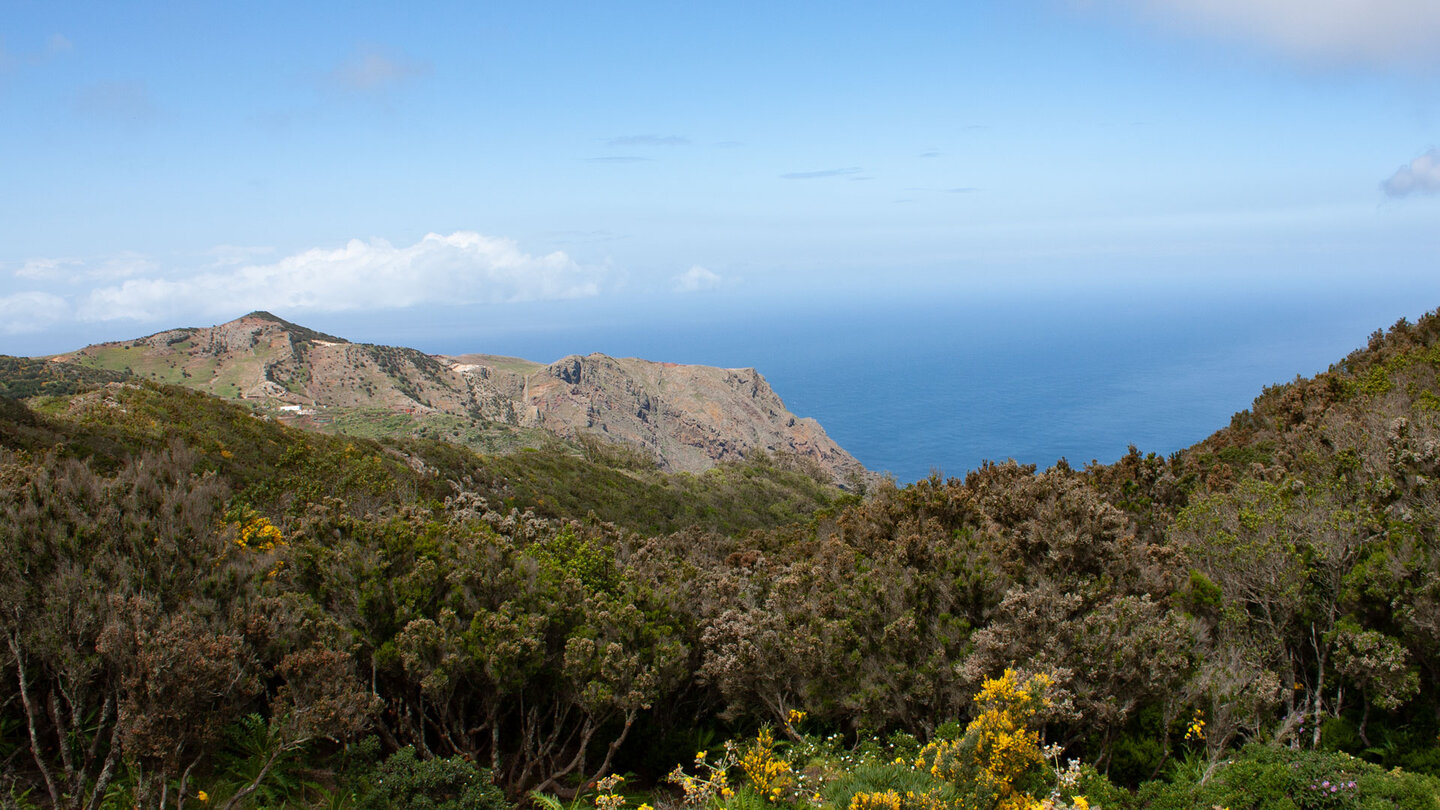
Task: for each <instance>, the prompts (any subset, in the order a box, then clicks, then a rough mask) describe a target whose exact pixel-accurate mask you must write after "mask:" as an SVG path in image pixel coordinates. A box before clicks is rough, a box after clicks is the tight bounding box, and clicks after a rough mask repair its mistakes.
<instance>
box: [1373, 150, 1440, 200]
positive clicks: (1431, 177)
mask: <svg viewBox="0 0 1440 810" xmlns="http://www.w3.org/2000/svg"><path fill="white" fill-rule="evenodd" d="M1380 187H1381V188H1383V189H1385V193H1386V194H1389V195H1390V196H1391V197H1406V196H1409V195H1411V194H1437V193H1440V149H1431V150H1430V151H1429V152H1426V153H1425V154H1423V155H1421V156H1420V157H1417V158H1415V159H1414V160H1412V161H1410V162H1409V163H1408V164H1406V165H1404V166H1401V167H1400V168H1399V169H1396V170H1395V173H1394V174H1392V175H1390V177H1389V178H1388V179H1387V180H1386V181H1385V182H1384V183H1381V184H1380Z"/></svg>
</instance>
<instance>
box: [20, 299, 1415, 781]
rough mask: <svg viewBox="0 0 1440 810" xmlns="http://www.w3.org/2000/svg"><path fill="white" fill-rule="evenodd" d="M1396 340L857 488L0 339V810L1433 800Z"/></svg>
mask: <svg viewBox="0 0 1440 810" xmlns="http://www.w3.org/2000/svg"><path fill="white" fill-rule="evenodd" d="M1437 338H1440V318H1437V317H1436V316H1434V315H1431V316H1427V317H1426V318H1424V319H1422V320H1421V321H1420V322H1419V323H1415V324H1410V323H1405V322H1402V323H1400V324H1397V325H1396V326H1395V327H1394V328H1392V329H1391V330H1390V331H1389V332H1388V333H1385V334H1381V333H1377V334H1376V335H1375V336H1374V338H1373V339H1372V341H1371V344H1370V345H1369V346H1368V347H1367V348H1366V349H1364V350H1362V351H1358V352H1356V353H1354V354H1352V355H1351V356H1350V357H1348V358H1346V359H1345V360H1343V361H1342V362H1340V363H1338V364H1336V365H1335V366H1334V367H1332V368H1331V369H1330V370H1329V371H1327V372H1325V373H1323V374H1320V375H1317V376H1316V377H1315V378H1312V379H1303V380H1296V381H1294V382H1291V383H1288V384H1285V385H1281V386H1276V387H1274V388H1271V389H1267V390H1266V391H1265V392H1264V393H1263V394H1262V395H1261V396H1260V397H1259V398H1257V399H1256V401H1255V404H1254V406H1253V407H1252V409H1250V410H1249V411H1246V412H1244V413H1242V414H1238V415H1237V416H1236V417H1235V418H1234V420H1232V423H1231V424H1230V425H1229V426H1228V427H1227V428H1225V429H1223V430H1221V431H1219V432H1218V433H1216V434H1215V435H1214V436H1212V437H1211V438H1210V439H1207V440H1206V441H1205V442H1202V443H1201V444H1199V445H1197V446H1195V447H1193V448H1191V449H1189V450H1186V451H1184V452H1181V453H1177V454H1175V455H1174V456H1171V457H1168V458H1165V457H1159V456H1155V455H1145V454H1142V453H1140V452H1139V451H1132V452H1131V453H1130V454H1129V455H1127V456H1126V457H1125V458H1122V459H1121V460H1120V461H1118V462H1117V463H1115V464H1111V465H1098V464H1092V465H1089V466H1086V467H1084V468H1083V469H1076V468H1074V467H1072V466H1070V465H1069V464H1066V463H1064V462H1061V463H1059V464H1057V465H1056V466H1054V467H1052V468H1051V469H1049V470H1045V471H1039V470H1036V469H1034V468H1032V467H1027V466H1021V465H1017V464H1014V463H1004V464H987V465H985V466H984V467H982V468H981V469H979V470H975V471H973V472H971V473H969V474H968V475H966V476H965V477H964V478H963V479H948V480H946V479H942V478H941V477H940V476H938V475H937V476H934V477H932V478H931V479H929V480H926V481H921V482H918V483H916V484H913V485H910V486H907V487H904V488H895V487H893V486H890V487H881V488H880V489H879V490H878V491H874V492H872V493H870V494H869V495H868V496H867V497H866V498H865V499H863V500H862V499H859V498H856V497H854V496H852V495H846V494H844V493H841V492H840V491H839V490H836V489H833V488H831V487H829V486H828V485H826V484H824V483H822V482H821V481H819V480H817V478H816V477H815V476H813V475H811V474H809V473H808V472H807V471H806V470H805V469H804V468H803V467H799V466H797V465H794V464H792V463H789V462H787V461H785V460H784V459H772V458H755V459H752V460H750V461H749V462H747V463H744V464H739V465H730V466H727V467H723V468H720V469H718V470H716V471H713V472H711V473H707V474H704V475H698V476H668V475H664V474H661V473H659V472H657V471H655V470H654V469H649V468H647V467H646V465H645V464H644V462H643V460H641V459H637V458H634V457H632V456H628V455H626V454H616V453H614V452H611V451H607V450H606V449H605V448H601V447H596V448H588V449H587V448H581V449H579V450H576V449H574V448H562V449H553V450H552V449H537V450H532V451H519V452H516V453H513V454H510V455H505V456H481V455H476V454H475V453H474V452H472V451H471V450H469V449H467V448H464V447H459V446H456V445H453V444H447V443H444V442H439V441H432V440H428V439H415V438H412V439H404V440H398V439H397V440H385V441H373V440H366V439H362V438H356V437H346V436H334V435H325V434H320V433H313V432H302V431H299V430H295V429H291V428H286V427H283V426H281V425H278V424H275V423H273V422H271V421H267V420H265V419H261V418H257V417H256V416H255V415H254V414H252V413H251V412H249V411H247V410H245V409H243V408H240V407H237V406H234V405H229V404H225V403H222V402H220V401H218V400H216V399H214V398H212V397H209V396H206V395H203V394H199V393H195V392H190V391H186V390H183V389H179V388H171V387H167V386H163V385H159V384H155V383H145V384H137V383H135V382H133V381H125V380H115V379H110V378H98V377H97V378H90V377H84V376H74V377H67V376H64V375H61V376H59V377H56V376H54V374H53V372H51V371H49V370H47V369H46V368H45V367H33V366H29V365H26V362H25V361H16V363H15V364H14V366H13V367H7V368H9V369H10V370H9V371H8V372H7V373H8V374H9V375H10V376H9V377H7V378H6V381H5V385H6V386H7V387H6V389H5V390H6V391H8V392H10V394H9V395H8V397H7V398H0V635H3V644H0V806H9V807H65V808H100V807H106V808H132V807H142V808H161V807H165V808H182V807H190V808H196V807H220V808H227V810H229V809H230V808H262V807H265V808H269V807H295V808H301V807H305V808H310V807H315V808H319V807H325V808H343V807H364V808H378V807H415V808H442V807H443V808H460V807H482V808H483V807H492V808H496V809H497V810H498V809H499V808H504V807H512V806H520V805H524V806H539V807H547V808H549V810H572V809H573V810H589V808H592V807H593V808H597V810H620V808H625V809H626V810H647V808H646V805H648V806H649V808H650V809H654V808H658V810H671V809H672V808H673V809H676V810H678V808H682V807H683V808H701V807H705V808H725V810H762V809H765V808H782V809H783V810H801V808H817V807H823V808H830V807H835V808H844V810H941V809H942V808H944V809H945V810H952V809H953V810H971V808H975V809H977V810H1019V809H1020V808H1038V807H1046V806H1049V807H1053V808H1057V809H1058V808H1087V807H1088V808H1097V807H1105V808H1111V807H1114V808H1134V809H1135V810H1140V809H1141V808H1153V809H1154V810H1170V808H1191V807H1198V808H1229V809H1230V810H1240V809H1241V808H1265V809H1266V810H1281V809H1282V808H1283V809H1284V810H1291V809H1292V808H1333V807H1350V808H1380V807H1401V808H1432V807H1440V781H1437V775H1440V544H1437V538H1436V532H1437V529H1440V429H1437V428H1440V424H1437V419H1440V384H1437V374H1440V339H1437ZM45 375H51V376H45ZM15 397H25V399H24V401H23V402H22V401H21V400H20V399H17V398H15Z"/></svg>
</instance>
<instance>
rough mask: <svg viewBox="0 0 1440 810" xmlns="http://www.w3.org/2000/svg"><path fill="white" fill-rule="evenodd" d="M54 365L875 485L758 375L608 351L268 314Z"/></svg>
mask: <svg viewBox="0 0 1440 810" xmlns="http://www.w3.org/2000/svg"><path fill="white" fill-rule="evenodd" d="M50 359H51V360H52V361H54V362H57V363H66V364H73V365H77V366H82V367H91V368H100V369H108V370H112V371H125V372H129V373H132V374H135V375H136V376H139V377H142V378H148V379H153V380H157V381H160V382H166V383H172V384H178V385H182V386H185V387H188V388H193V389H197V390H201V391H206V392H208V393H211V394H215V395H217V396H220V397H221V398H224V399H231V400H244V401H246V402H249V403H251V404H252V405H255V406H257V407H259V408H261V409H262V410H270V411H273V412H274V413H275V414H276V415H282V416H284V418H304V417H308V419H309V421H308V422H306V426H315V424H314V423H316V422H319V423H321V424H326V422H325V420H326V419H328V418H331V417H332V416H333V415H334V414H336V413H339V412H351V411H354V410H357V409H369V410H373V411H377V412H383V413H390V414H403V415H405V416H407V417H412V418H414V419H417V420H421V421H424V420H426V419H433V418H438V417H441V416H445V417H460V418H462V419H466V420H471V421H472V422H473V423H476V424H484V425H488V426H503V427H504V428H505V429H507V430H511V431H517V432H519V431H536V430H539V431H544V432H547V433H550V434H553V435H555V436H558V437H560V438H562V439H564V440H569V441H580V440H584V439H587V438H590V439H601V440H604V441H608V442H611V443H616V444H620V445H625V446H628V447H631V448H634V449H637V450H640V451H642V452H643V453H645V454H646V455H649V456H652V457H653V458H654V459H655V462H656V464H657V466H658V467H659V468H660V469H662V470H666V471H673V472H701V471H703V470H706V469H709V468H710V467H713V466H715V465H716V464H720V463H724V462H727V461H735V460H739V459H742V458H745V457H747V456H750V455H754V454H755V453H767V454H776V455H785V456H795V457H798V458H800V459H802V460H804V462H805V463H806V464H809V465H812V466H813V467H814V468H815V469H816V471H817V473H818V474H820V475H822V476H823V477H825V478H826V479H828V480H830V481H832V482H834V483H837V484H840V485H842V486H846V487H850V488H857V487H860V486H863V485H864V483H865V482H866V481H868V480H870V479H873V478H874V477H875V476H874V474H873V473H870V472H869V471H867V470H865V468H864V466H863V465H861V464H860V462H859V461H857V460H856V459H855V458H854V457H853V456H851V455H850V454H849V453H848V452H846V451H845V450H844V449H843V448H841V447H840V446H839V445H838V444H836V443H835V442H834V440H832V439H830V437H829V436H828V435H827V434H826V433H825V431H824V428H823V427H821V426H820V424H819V423H818V422H817V421H815V420H814V419H809V418H802V417H799V416H796V415H795V414H793V413H791V412H790V411H789V410H788V409H787V408H786V407H785V405H784V403H783V402H782V401H781V399H780V397H779V396H778V395H777V394H776V393H775V391H774V390H773V389H772V388H771V387H770V385H769V383H768V382H767V381H766V380H765V378H764V375H762V374H760V372H758V371H757V370H755V369H754V368H736V369H721V368H716V367H713V366H699V365H682V364H677V363H662V362H656V361H650V360H643V359H639V358H615V357H610V356H608V355H604V354H599V353H592V354H588V355H578V354H572V355H567V356H565V357H562V358H560V359H559V360H556V361H555V362H553V363H549V364H544V363H539V362H535V361H530V360H525V359H522V358H513V357H504V356H499V355H491V354H480V353H473V354H461V355H456V356H451V355H439V354H435V355H432V354H427V353H425V352H423V351H420V350H418V349H412V348H408V347H402V346H386V345H378V344H368V343H355V342H351V341H349V340H346V339H344V338H340V337H336V336H334V335H328V334H325V333H322V332H318V331H315V330H313V329H309V328H308V327H304V326H301V325H299V324H295V323H292V322H290V321H287V320H285V319H283V318H280V317H278V316H275V315H273V314H271V313H269V312H264V311H256V312H251V313H249V314H247V315H243V316H241V317H239V318H236V319H234V320H232V321H228V322H226V323H222V324H218V325H216V326H212V327H184V328H176V329H167V330H162V331H160V332H156V333H154V334H151V335H147V336H144V337H140V338H134V339H131V340H123V341H112V342H108V343H99V344H93V345H90V346H86V347H84V348H81V349H77V350H75V351H73V352H67V353H64V354H60V355H55V356H53V357H52V358H50ZM302 421H303V419H302Z"/></svg>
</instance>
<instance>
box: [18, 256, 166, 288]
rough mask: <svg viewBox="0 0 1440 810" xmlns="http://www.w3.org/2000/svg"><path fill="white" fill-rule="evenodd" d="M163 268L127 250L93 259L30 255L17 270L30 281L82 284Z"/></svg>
mask: <svg viewBox="0 0 1440 810" xmlns="http://www.w3.org/2000/svg"><path fill="white" fill-rule="evenodd" d="M159 268H160V266H159V265H158V264H156V263H155V262H153V261H151V260H150V259H149V258H147V257H145V256H142V255H141V254H139V253H131V252H128V251H127V252H125V253H120V254H118V255H115V256H110V257H108V258H105V259H100V260H97V261H93V262H86V261H84V260H81V259H73V258H41V259H30V260H28V261H26V262H25V263H24V264H23V265H21V266H20V269H19V270H16V271H15V276H16V277H17V278H23V279H28V280H30V281H50V282H58V281H63V282H68V283H70V284H78V283H80V282H84V281H116V280H119V279H122V278H131V277H133V276H138V275H141V274H144V273H153V272H155V271H156V270H158V269H159Z"/></svg>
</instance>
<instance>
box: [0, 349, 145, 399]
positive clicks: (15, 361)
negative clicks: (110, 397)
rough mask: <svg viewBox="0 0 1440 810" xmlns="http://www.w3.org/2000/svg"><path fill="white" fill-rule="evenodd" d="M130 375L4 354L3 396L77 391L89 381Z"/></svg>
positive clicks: (0, 378) (0, 367)
mask: <svg viewBox="0 0 1440 810" xmlns="http://www.w3.org/2000/svg"><path fill="white" fill-rule="evenodd" d="M128 376H129V375H128V374H125V373H123V372H119V371H110V370H109V369H103V368H87V367H85V366H74V365H68V364H64V363H50V362H47V361H45V360H37V359H34V358H29V357H8V356H6V355H0V397H10V398H11V399H28V398H29V397H34V396H62V395H65V394H73V393H75V392H76V391H78V390H80V388H82V387H84V386H87V385H95V384H97V383H107V382H119V381H121V380H124V379H126V378H127V377H128Z"/></svg>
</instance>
